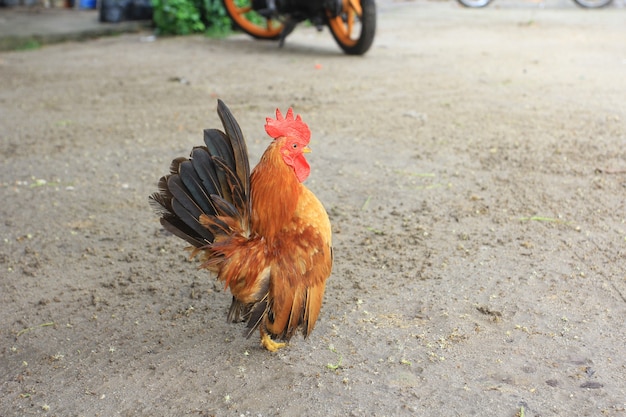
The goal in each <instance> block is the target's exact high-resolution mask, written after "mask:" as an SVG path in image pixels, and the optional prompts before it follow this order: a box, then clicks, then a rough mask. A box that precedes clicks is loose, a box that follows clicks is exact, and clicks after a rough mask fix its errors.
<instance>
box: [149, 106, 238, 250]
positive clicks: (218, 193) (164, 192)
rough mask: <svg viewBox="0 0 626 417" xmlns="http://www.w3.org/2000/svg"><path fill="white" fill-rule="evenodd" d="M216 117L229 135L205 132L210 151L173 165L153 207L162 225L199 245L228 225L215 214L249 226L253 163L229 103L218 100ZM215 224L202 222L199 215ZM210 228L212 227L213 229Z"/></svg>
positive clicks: (198, 149)
mask: <svg viewBox="0 0 626 417" xmlns="http://www.w3.org/2000/svg"><path fill="white" fill-rule="evenodd" d="M218 115H219V117H220V119H221V121H222V124H223V125H224V130H225V132H226V133H224V132H221V131H219V130H216V129H207V130H205V131H204V141H205V144H206V147H204V146H198V147H195V148H193V150H192V152H191V156H190V158H184V157H179V158H176V159H174V160H173V161H172V164H171V165H170V174H169V175H166V176H164V177H162V178H161V179H160V180H159V183H158V192H157V193H154V194H153V195H151V196H150V203H151V205H152V206H153V207H154V208H155V210H156V211H157V213H158V214H159V215H160V217H161V224H162V225H163V227H164V228H165V229H167V230H168V231H170V232H172V233H173V234H174V235H176V236H178V237H180V238H181V239H184V240H186V241H187V242H189V243H191V244H192V245H193V246H195V247H202V246H206V245H207V244H209V243H212V242H213V240H214V238H215V236H214V233H224V232H226V231H227V230H228V227H227V224H226V223H225V222H223V221H222V220H219V219H217V218H215V216H227V217H232V218H235V219H237V222H238V223H239V224H241V225H242V227H244V228H247V227H248V225H249V219H250V164H249V162H248V151H247V147H246V143H245V140H244V137H243V134H242V133H241V129H240V127H239V125H238V124H237V121H236V120H235V118H234V117H233V115H232V113H231V112H230V110H229V109H228V107H226V105H225V104H224V103H223V102H222V101H221V100H218ZM202 215H205V216H208V217H209V218H210V219H211V221H209V222H208V223H207V222H206V221H205V222H201V221H200V216H202ZM207 224H212V225H213V227H209V226H208V225H207Z"/></svg>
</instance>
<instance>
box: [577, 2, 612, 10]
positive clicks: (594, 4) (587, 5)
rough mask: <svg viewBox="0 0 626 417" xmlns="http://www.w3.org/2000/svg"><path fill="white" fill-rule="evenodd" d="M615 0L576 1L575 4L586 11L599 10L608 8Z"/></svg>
mask: <svg viewBox="0 0 626 417" xmlns="http://www.w3.org/2000/svg"><path fill="white" fill-rule="evenodd" d="M612 1H613V0H574V3H576V4H577V5H579V6H580V7H582V8H585V9H599V8H601V7H605V6H608V5H609V4H611V2H612Z"/></svg>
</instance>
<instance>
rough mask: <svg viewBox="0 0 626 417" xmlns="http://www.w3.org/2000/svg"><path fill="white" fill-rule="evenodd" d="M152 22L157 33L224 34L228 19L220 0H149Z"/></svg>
mask: <svg viewBox="0 0 626 417" xmlns="http://www.w3.org/2000/svg"><path fill="white" fill-rule="evenodd" d="M152 7H153V10H154V13H153V21H154V24H155V25H156V27H157V30H158V32H159V33H160V34H164V35H188V34H191V33H200V32H205V33H207V34H208V35H211V36H224V35H226V34H228V33H229V31H230V25H231V22H230V18H229V17H228V15H227V14H226V10H225V9H224V5H223V4H222V2H221V0H152Z"/></svg>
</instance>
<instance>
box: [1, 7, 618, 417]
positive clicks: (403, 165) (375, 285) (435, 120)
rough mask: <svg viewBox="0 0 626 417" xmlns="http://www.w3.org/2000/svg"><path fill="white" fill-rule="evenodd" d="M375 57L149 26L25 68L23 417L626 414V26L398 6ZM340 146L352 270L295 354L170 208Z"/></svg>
mask: <svg viewBox="0 0 626 417" xmlns="http://www.w3.org/2000/svg"><path fill="white" fill-rule="evenodd" d="M378 5H379V16H378V23H379V28H378V32H377V36H376V41H375V44H374V46H373V48H372V50H371V51H370V52H369V53H368V54H367V55H366V56H364V57H348V56H345V55H342V54H341V52H340V50H339V48H338V47H337V46H336V45H335V44H334V41H333V40H332V37H331V36H330V34H329V33H328V31H327V30H325V31H324V32H322V33H317V32H316V31H315V30H314V29H313V28H310V27H299V28H298V29H297V30H296V32H295V33H294V34H293V35H292V36H291V37H290V38H289V39H288V43H287V45H286V47H285V48H284V49H282V50H279V49H277V47H276V44H274V43H263V42H258V41H253V40H252V39H251V38H249V37H247V36H245V35H236V36H232V37H230V38H228V39H223V40H215V39H208V38H205V37H202V36H194V37H187V38H167V39H158V40H156V41H154V42H151V41H150V39H149V38H147V37H146V36H147V35H149V33H142V34H133V35H124V36H119V37H112V38H103V39H99V40H95V41H88V42H83V43H66V44H60V45H56V46H49V47H44V48H43V49H39V50H34V51H28V52H12V53H3V54H0V85H1V86H2V88H1V89H0V138H1V141H0V157H1V161H2V164H1V167H0V198H1V201H2V203H1V204H0V215H1V216H2V220H1V222H0V231H1V237H2V242H0V267H1V269H0V271H1V272H0V303H1V307H0V415H1V416H6V417H8V416H29V415H43V416H115V415H119V416H183V415H198V416H213V415H215V416H241V415H243V416H301V415H307V416H348V415H352V416H510V417H513V416H516V415H522V414H523V415H525V416H542V417H547V416H574V415H575V416H625V415H626V411H625V410H626V326H625V325H624V317H625V316H626V272H625V271H626V100H625V95H624V94H625V93H624V92H625V91H626V72H625V71H626V49H625V47H624V41H625V40H626V26H624V21H625V17H626V15H625V14H624V13H625V11H624V9H619V8H613V9H609V10H599V11H586V10H580V9H578V8H576V6H574V5H573V3H572V4H569V3H566V2H563V3H558V4H551V3H549V2H548V3H544V4H539V5H538V4H535V3H507V2H506V0H496V3H494V4H493V5H492V6H490V7H489V8H487V9H484V10H465V9H462V8H460V7H458V6H457V5H456V4H455V3H452V2H391V1H388V0H381V1H379V3H378ZM218 97H219V98H221V99H223V100H224V101H225V102H226V103H227V104H228V105H229V106H230V107H231V110H232V111H233V113H234V114H235V116H236V117H237V118H238V120H239V122H240V123H241V126H242V128H243V130H244V132H245V133H246V135H247V137H248V141H249V148H250V153H251V161H252V162H253V164H254V163H256V161H257V160H258V158H259V156H260V154H261V153H262V151H263V150H264V149H265V147H266V146H267V144H268V143H269V140H270V139H269V138H268V137H267V136H266V135H265V133H264V131H263V124H264V121H265V117H266V116H270V115H272V114H273V112H274V109H275V108H276V107H280V108H281V109H283V110H284V109H286V108H287V107H288V106H293V107H294V108H295V110H296V112H298V113H300V114H301V115H302V116H303V118H304V120H305V121H306V122H308V124H309V126H310V127H311V130H312V132H313V139H312V142H311V146H312V148H313V153H312V154H310V156H309V158H308V159H309V162H310V163H311V166H312V172H311V176H310V179H309V180H308V181H307V185H308V186H309V188H311V189H312V190H313V191H314V192H315V193H316V194H317V195H318V197H319V198H320V200H321V201H322V202H323V203H324V204H325V206H326V207H327V209H328V211H329V214H330V217H331V221H332V223H333V230H334V246H335V255H336V262H335V267H334V271H333V274H332V276H331V278H330V279H329V281H328V290H327V293H326V297H325V302H324V306H323V309H322V313H321V316H320V320H319V321H318V324H317V327H316V329H315V331H314V332H313V333H312V335H311V337H310V338H308V339H307V340H304V339H302V337H301V336H297V337H295V338H294V339H292V341H291V343H290V345H289V347H288V348H286V349H283V350H281V351H279V352H278V353H276V354H272V353H269V352H266V351H264V350H262V349H261V348H260V347H259V341H258V338H257V336H256V335H254V336H253V337H251V338H250V339H246V338H245V337H244V336H243V332H244V328H243V327H244V326H243V325H232V324H227V323H226V322H225V315H226V310H227V308H228V306H229V304H230V296H229V295H228V293H225V292H224V291H223V289H222V287H221V285H219V284H218V283H217V282H216V281H215V280H214V279H213V278H212V277H209V276H208V275H207V274H206V273H205V272H203V271H198V270H197V266H198V265H197V263H194V262H190V261H188V260H187V258H186V253H185V252H184V250H183V248H184V247H185V244H184V242H182V241H180V240H178V239H177V238H175V237H173V236H171V235H168V234H166V233H165V232H163V231H162V230H161V228H160V225H159V223H158V220H157V216H156V215H155V214H154V213H153V212H152V211H151V209H150V207H149V205H148V199H147V197H148V195H149V194H151V193H152V192H153V191H155V189H156V181H157V179H158V178H159V177H160V176H161V175H162V174H164V173H165V172H166V171H167V170H168V167H169V162H170V160H171V159H172V158H174V157H176V156H180V155H187V154H188V153H189V151H190V149H191V147H192V146H194V145H197V144H200V143H201V141H202V129H203V128H206V127H216V126H219V120H218V118H217V115H216V113H215V108H216V98H218Z"/></svg>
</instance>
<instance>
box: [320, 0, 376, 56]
mask: <svg viewBox="0 0 626 417" xmlns="http://www.w3.org/2000/svg"><path fill="white" fill-rule="evenodd" d="M326 19H327V23H328V27H329V28H330V32H331V33H332V35H333V38H335V41H336V42H337V44H339V47H340V48H341V49H342V50H343V51H344V52H345V53H346V54H348V55H363V54H364V53H365V52H367V50H368V49H370V46H372V43H373V42H374V34H375V33H376V3H375V2H374V0H343V10H342V12H341V13H339V14H338V15H337V16H332V15H331V14H330V12H329V11H327V15H326Z"/></svg>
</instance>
